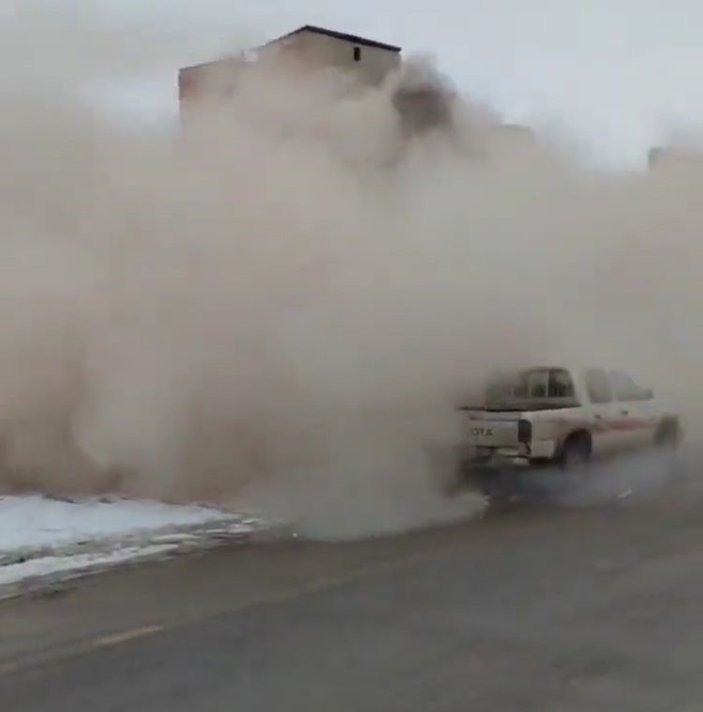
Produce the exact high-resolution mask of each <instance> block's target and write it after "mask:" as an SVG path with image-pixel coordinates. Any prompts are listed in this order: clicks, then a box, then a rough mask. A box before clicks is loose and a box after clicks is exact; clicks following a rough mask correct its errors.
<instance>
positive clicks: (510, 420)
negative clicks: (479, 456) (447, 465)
mask: <svg viewBox="0 0 703 712" xmlns="http://www.w3.org/2000/svg"><path fill="white" fill-rule="evenodd" d="M520 415H521V414H520V413H519V412H491V411H484V410H469V411H468V412H467V416H468V426H469V427H468V443H469V444H470V445H473V446H475V447H492V448H515V447H517V446H518V444H519V440H518V422H519V420H520Z"/></svg>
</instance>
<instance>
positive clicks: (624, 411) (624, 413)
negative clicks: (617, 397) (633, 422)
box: [620, 410, 630, 415]
mask: <svg viewBox="0 0 703 712" xmlns="http://www.w3.org/2000/svg"><path fill="white" fill-rule="evenodd" d="M620 415H630V411H629V410H621V411H620Z"/></svg>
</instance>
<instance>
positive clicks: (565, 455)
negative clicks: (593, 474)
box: [559, 433, 591, 488]
mask: <svg viewBox="0 0 703 712" xmlns="http://www.w3.org/2000/svg"><path fill="white" fill-rule="evenodd" d="M590 463H591V440H590V437H589V436H588V434H587V433H575V434H573V435H570V436H569V437H568V438H567V440H566V442H565V443H564V448H563V450H562V453H561V457H560V458H559V465H560V467H561V470H562V472H563V474H564V475H565V477H564V481H565V484H566V485H567V486H568V487H569V488H573V487H578V486H579V485H580V484H582V483H583V482H584V480H585V479H586V478H587V477H588V472H589V465H590Z"/></svg>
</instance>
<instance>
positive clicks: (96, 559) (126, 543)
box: [0, 495, 261, 597]
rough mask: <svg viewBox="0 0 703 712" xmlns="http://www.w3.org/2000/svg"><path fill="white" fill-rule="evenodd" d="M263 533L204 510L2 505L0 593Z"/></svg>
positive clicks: (146, 504) (22, 500)
mask: <svg viewBox="0 0 703 712" xmlns="http://www.w3.org/2000/svg"><path fill="white" fill-rule="evenodd" d="M260 526H261V525H260V523H259V522H257V521H254V520H252V519H247V518H245V517H243V516H242V515H240V514H236V513H234V512H229V511H225V510H220V509H214V508H210V507H204V506H178V505H169V504H164V503H160V502H150V501H133V500H125V499H113V500H103V499H100V500H98V499H86V500H79V501H64V500H57V499H50V498H48V497H42V496H40V495H30V496H6V497H0V588H1V587H3V586H6V585H8V584H17V583H19V582H22V581H24V580H27V579H33V580H36V579H41V578H46V577H52V576H61V575H66V574H70V575H73V574H80V573H85V572H86V571H88V570H91V569H95V568H100V569H101V568H104V567H108V566H112V565H115V564H119V563H123V562H125V561H128V560H134V559H139V558H144V557H151V556H154V555H157V554H163V553H167V552H169V551H176V550H178V549H179V547H181V546H195V545H198V543H199V542H207V541H209V539H208V537H211V538H212V537H216V536H223V535H224V536H229V535H238V534H244V533H247V532H250V531H252V530H253V529H255V528H259V527H260ZM210 541H211V539H210ZM0 597H2V592H1V591H0Z"/></svg>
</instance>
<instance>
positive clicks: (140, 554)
mask: <svg viewBox="0 0 703 712" xmlns="http://www.w3.org/2000/svg"><path fill="white" fill-rule="evenodd" d="M173 548H174V547H173V546H169V545H166V544H163V545H161V546H139V547H137V546H133V547H127V548H125V549H118V550H117V551H114V552H112V553H109V554H74V555H73V556H43V557H41V558H38V559H30V560H28V561H23V562H22V563H19V564H7V565H6V566H0V586H7V585H9V584H13V583H18V582H20V581H24V580H26V579H30V578H31V579H33V578H37V577H43V576H48V575H51V574H60V573H72V574H76V575H79V574H83V573H87V572H88V571H90V570H92V569H96V568H98V567H99V568H102V567H108V566H114V565H115V564H121V563H124V562H125V561H136V560H138V559H145V558H149V557H152V556H157V555H158V554H165V553H167V552H168V551H171V550H172V549H173Z"/></svg>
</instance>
